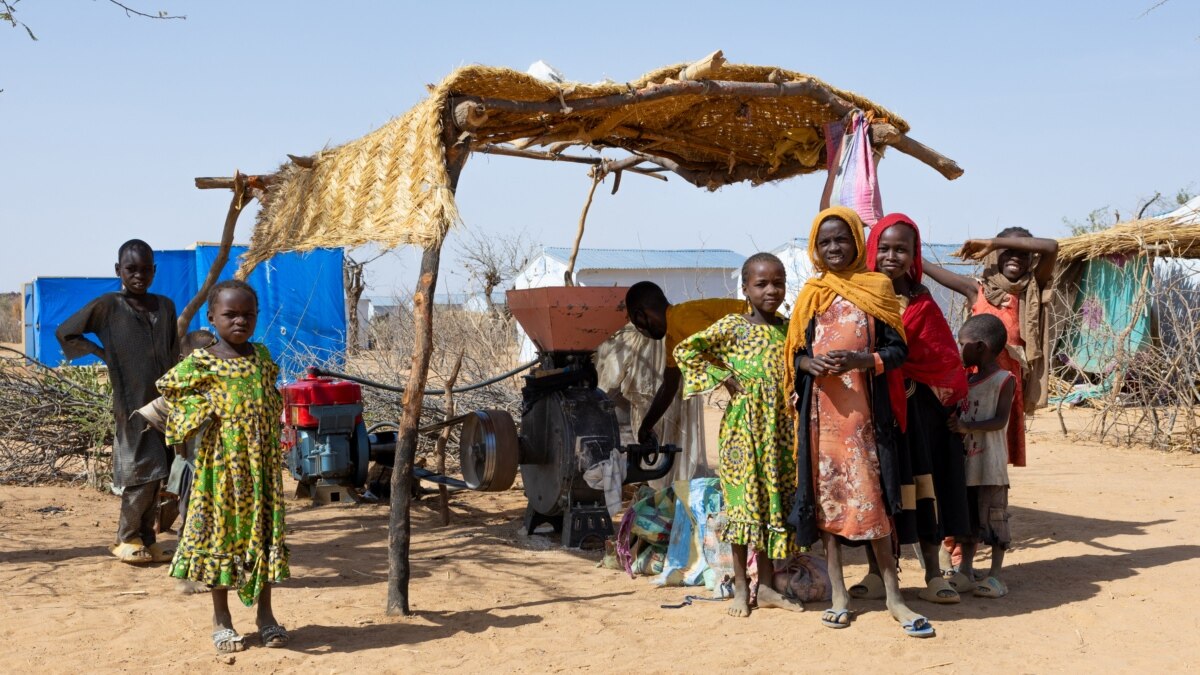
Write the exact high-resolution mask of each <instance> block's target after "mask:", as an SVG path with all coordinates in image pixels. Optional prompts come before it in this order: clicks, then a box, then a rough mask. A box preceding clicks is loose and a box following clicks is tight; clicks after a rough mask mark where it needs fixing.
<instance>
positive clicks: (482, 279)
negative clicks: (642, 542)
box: [458, 229, 536, 316]
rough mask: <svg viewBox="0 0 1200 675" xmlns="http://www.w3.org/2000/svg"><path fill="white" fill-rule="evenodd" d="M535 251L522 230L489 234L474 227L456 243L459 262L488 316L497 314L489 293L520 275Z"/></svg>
mask: <svg viewBox="0 0 1200 675" xmlns="http://www.w3.org/2000/svg"><path fill="white" fill-rule="evenodd" d="M535 250H536V247H535V246H534V244H533V242H531V241H530V240H529V238H528V236H527V234H526V233H525V232H518V233H516V234H515V235H510V236H489V235H487V234H485V233H482V232H480V231H479V230H477V229H474V230H468V231H467V235H466V238H465V239H464V240H463V241H462V242H460V243H459V245H458V258H459V262H460V263H462V266H463V268H464V269H465V270H466V272H467V275H468V276H469V277H470V278H471V280H472V281H473V282H475V283H477V284H478V285H479V287H480V289H481V290H482V291H483V299H484V302H486V303H487V308H488V313H489V314H490V315H492V316H498V315H499V312H498V311H497V310H496V305H495V304H494V303H493V302H492V293H493V292H495V290H496V289H497V288H500V287H502V286H503V285H504V284H505V283H506V282H509V281H512V279H513V278H515V277H516V276H517V275H518V274H520V273H521V270H523V269H525V266H526V265H528V264H529V262H530V261H531V260H533V256H534V252H535Z"/></svg>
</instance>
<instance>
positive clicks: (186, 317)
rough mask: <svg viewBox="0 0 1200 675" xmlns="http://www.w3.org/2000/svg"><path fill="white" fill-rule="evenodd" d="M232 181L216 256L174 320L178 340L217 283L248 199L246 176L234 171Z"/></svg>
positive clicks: (227, 259) (184, 333)
mask: <svg viewBox="0 0 1200 675" xmlns="http://www.w3.org/2000/svg"><path fill="white" fill-rule="evenodd" d="M232 181H233V197H232V198H231V199H230V200H229V211H228V212H226V214H225V226H224V227H223V228H222V229H221V243H220V245H219V246H218V247H217V257H216V258H214V259H213V262H212V265H209V267H208V274H207V275H205V277H204V283H203V284H200V288H199V289H198V290H197V291H196V294H195V295H193V296H192V299H191V300H188V303H187V305H186V306H185V307H184V308H183V311H181V312H180V313H179V317H178V318H177V319H176V320H175V332H176V333H178V335H179V339H180V340H183V336H184V335H187V332H188V324H190V323H191V322H192V317H194V316H196V312H198V311H199V310H200V307H201V306H202V305H203V304H204V302H205V300H206V299H207V296H208V291H209V289H211V288H212V287H213V284H215V283H217V277H219V276H221V270H222V269H224V268H225V263H226V262H228V261H229V249H230V248H231V247H232V246H233V230H234V228H235V227H236V226H237V221H238V216H240V215H242V211H243V209H244V207H245V206H246V202H247V201H249V199H247V196H246V189H247V186H246V177H245V176H243V175H242V174H241V173H240V172H237V171H234V173H233V178H232Z"/></svg>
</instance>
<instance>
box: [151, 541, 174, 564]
mask: <svg viewBox="0 0 1200 675" xmlns="http://www.w3.org/2000/svg"><path fill="white" fill-rule="evenodd" d="M146 550H147V551H149V553H150V558H151V560H153V561H154V562H171V560H172V559H173V558H174V557H175V550H174V549H164V548H163V547H162V544H160V543H158V542H155V543H153V544H150V545H149V546H147V547H146Z"/></svg>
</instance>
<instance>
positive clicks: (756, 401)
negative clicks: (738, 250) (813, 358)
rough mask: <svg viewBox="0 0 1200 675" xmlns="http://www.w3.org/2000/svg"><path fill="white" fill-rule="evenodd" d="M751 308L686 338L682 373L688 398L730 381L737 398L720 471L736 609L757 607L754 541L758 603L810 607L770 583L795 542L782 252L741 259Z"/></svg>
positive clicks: (725, 429) (727, 418) (746, 611)
mask: <svg viewBox="0 0 1200 675" xmlns="http://www.w3.org/2000/svg"><path fill="white" fill-rule="evenodd" d="M742 292H743V293H744V294H745V296H746V299H747V300H748V301H749V304H750V312H749V313H748V314H730V315H728V316H726V317H725V318H723V319H720V320H719V321H717V322H716V323H714V324H713V325H712V326H710V327H709V328H707V329H705V330H703V331H701V332H699V333H696V334H695V335H693V336H691V337H689V338H687V339H685V340H683V341H682V342H680V343H679V346H678V347H676V348H675V360H676V361H677V362H678V363H679V367H680V368H681V369H682V371H683V375H684V391H683V393H684V396H685V397H686V396H694V395H696V394H699V393H702V392H705V391H709V390H712V389H715V388H716V387H718V386H721V385H724V386H725V388H726V389H727V390H728V391H729V394H730V397H731V400H730V402H729V406H728V407H727V408H726V409H725V415H724V417H722V418H721V434H720V441H719V444H720V476H721V492H722V494H723V495H724V497H725V513H726V518H727V525H726V527H725V529H724V531H723V532H721V534H720V537H721V540H722V541H724V542H727V543H729V544H730V545H731V547H732V549H733V560H734V566H733V572H734V595H733V606H732V607H730V608H729V614H730V615H732V616H749V615H750V588H749V582H748V580H747V576H746V559H747V555H748V548H749V547H753V548H754V551H755V560H756V561H757V567H758V579H759V585H758V602H757V606H758V607H759V608H763V607H778V608H781V609H792V610H800V609H803V608H802V606H801V605H800V604H799V603H798V602H794V601H793V600H791V599H788V598H785V597H784V596H783V595H781V594H780V593H779V592H778V591H776V590H775V589H774V588H773V587H772V580H773V579H774V578H775V566H774V563H773V562H772V560H782V559H784V558H787V557H788V556H789V555H790V554H791V553H792V552H793V549H794V543H793V537H792V533H791V531H790V526H788V525H787V523H786V518H787V515H788V513H789V512H790V510H791V508H792V499H793V498H794V496H795V492H796V462H795V457H794V454H793V453H794V450H793V440H792V438H793V436H792V422H791V418H790V417H789V416H788V411H787V405H788V392H787V391H785V389H784V387H783V367H784V364H783V351H784V340H785V339H786V338H787V320H786V319H785V318H783V317H780V316H778V315H777V314H776V313H775V312H776V310H778V309H779V306H780V305H781V304H782V303H783V298H784V295H785V294H786V292H787V273H786V272H785V271H784V267H783V263H782V262H780V260H779V258H777V257H775V256H773V255H771V254H770V253H756V254H754V255H752V256H750V257H749V258H748V259H747V260H746V263H745V264H744V265H742Z"/></svg>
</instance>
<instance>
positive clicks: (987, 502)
mask: <svg viewBox="0 0 1200 675" xmlns="http://www.w3.org/2000/svg"><path fill="white" fill-rule="evenodd" d="M967 504H968V507H969V508H968V510H969V511H970V515H971V531H972V532H975V533H976V536H977V537H978V539H979V541H981V542H983V543H984V544H987V545H988V546H999V547H1000V548H1002V549H1005V550H1008V547H1009V545H1010V544H1011V543H1012V535H1011V534H1009V531H1008V486H1007V485H972V486H967Z"/></svg>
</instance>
